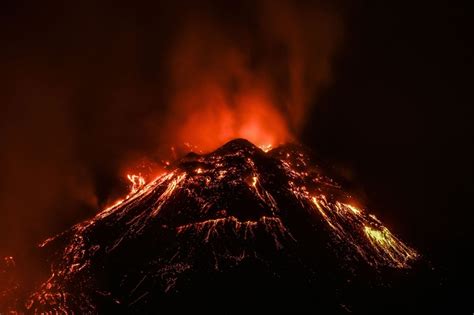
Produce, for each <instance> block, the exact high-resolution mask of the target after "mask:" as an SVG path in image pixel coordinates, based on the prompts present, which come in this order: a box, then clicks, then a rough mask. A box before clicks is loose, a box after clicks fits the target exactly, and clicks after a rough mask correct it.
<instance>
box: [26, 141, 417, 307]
mask: <svg viewBox="0 0 474 315" xmlns="http://www.w3.org/2000/svg"><path fill="white" fill-rule="evenodd" d="M173 165H174V167H172V168H171V169H170V170H169V171H168V172H166V173H164V174H162V175H160V176H158V177H157V178H155V179H154V180H152V181H150V182H148V183H146V182H145V180H144V178H143V177H141V176H138V175H128V176H127V177H128V179H129V180H130V182H131V189H130V193H129V194H128V195H127V196H126V197H125V198H124V199H123V200H119V201H118V202H116V203H115V204H114V205H112V206H110V207H108V208H106V209H104V210H102V211H101V212H99V213H98V214H97V215H96V216H95V217H94V218H91V219H90V220H86V221H84V222H81V223H79V224H77V225H75V226H74V227H72V228H71V229H70V230H68V231H66V232H64V233H62V234H61V235H59V236H57V237H56V238H51V239H48V240H47V241H45V242H44V243H43V244H41V246H42V247H43V246H46V245H48V244H50V243H59V244H62V245H61V246H59V248H60V250H59V251H58V252H57V254H56V258H55V260H54V263H53V264H52V266H51V270H52V272H51V275H50V278H49V279H48V280H47V281H45V282H44V283H43V284H42V286H41V287H40V288H39V289H38V290H37V291H36V292H35V293H33V294H32V295H31V298H30V300H29V302H28V307H27V308H28V311H31V312H36V313H41V312H47V311H52V310H53V311H57V312H64V311H71V310H76V312H79V313H80V312H85V313H89V312H95V310H96V307H97V305H98V304H97V303H99V302H98V301H99V300H100V299H103V298H104V296H105V297H107V299H109V300H110V303H112V304H114V305H115V304H116V305H133V306H134V307H135V306H136V305H140V304H141V303H152V302H150V301H151V300H147V298H146V296H148V295H149V294H151V293H150V292H151V291H153V292H155V293H154V294H158V293H159V292H165V293H166V294H168V293H169V292H175V291H178V290H181V289H183V287H180V286H182V285H183V283H186V281H187V280H182V279H188V277H190V273H192V272H193V270H195V268H196V266H200V267H199V268H204V269H205V270H206V271H205V272H210V273H211V272H223V271H225V270H227V268H235V267H236V266H239V264H241V263H243V262H244V261H247V262H248V261H251V262H252V263H251V264H255V263H258V262H261V261H264V265H265V266H272V265H273V264H276V261H278V260H279V259H282V257H287V256H288V257H289V256H291V255H293V254H292V253H295V252H298V251H304V252H307V253H308V254H305V255H309V256H316V257H319V256H321V255H324V257H326V258H327V259H328V261H333V262H335V263H331V264H328V266H327V267H326V268H336V267H334V264H336V265H337V268H340V269H341V276H340V278H341V279H342V281H343V282H344V283H346V280H347V278H348V277H355V276H354V275H353V274H354V273H353V271H352V270H353V269H354V268H361V269H363V268H370V270H373V272H374V274H375V273H377V272H379V270H382V269H383V268H382V267H385V268H387V267H388V268H393V269H406V268H410V267H411V265H412V263H413V262H414V261H415V260H417V259H418V257H419V255H418V253H417V252H416V251H415V250H413V249H412V248H410V247H409V246H407V245H405V244H404V243H403V242H401V241H400V240H399V239H398V238H397V237H395V236H394V235H393V234H392V233H391V232H390V231H389V230H388V229H387V228H386V227H384V226H383V225H382V223H381V222H380V221H379V220H378V219H377V218H376V217H375V216H373V215H370V214H368V213H367V212H366V211H365V210H364V209H362V208H360V207H355V206H354V204H355V203H354V202H353V200H352V198H351V197H350V196H349V195H348V194H347V193H346V192H345V191H344V190H343V189H342V187H341V186H340V185H339V184H338V183H337V182H335V181H334V180H332V179H331V178H330V177H329V176H327V175H325V173H324V172H323V171H322V170H321V169H320V168H318V167H317V166H314V165H313V164H311V162H310V159H309V157H308V155H307V154H305V153H304V151H303V150H302V149H301V148H300V147H292V146H291V145H289V146H282V147H279V148H275V149H272V150H270V151H268V152H265V151H263V150H261V149H259V148H257V147H255V146H254V145H252V144H251V143H249V142H247V141H245V140H242V139H239V140H234V141H231V142H229V143H227V144H226V145H224V146H223V147H221V148H219V149H218V150H216V151H214V152H212V153H209V154H206V155H197V154H190V155H187V156H185V157H183V158H182V159H181V160H179V161H177V162H176V163H175V164H173ZM53 240H54V242H53ZM131 252H133V253H134V254H133V257H130V259H128V258H127V257H129V256H130V255H131V254H130V253H131ZM111 257H112V258H111ZM117 257H120V258H119V259H121V260H126V263H125V262H124V263H123V264H124V267H123V268H122V267H121V265H117V264H116V263H115V262H114V261H115V259H118V258H117ZM140 257H141V258H140ZM127 259H128V260H127ZM290 260H291V261H299V260H300V258H296V259H294V258H291V259H290ZM209 262H212V263H211V264H209ZM208 265H209V266H208ZM306 265H308V266H311V262H308V263H305V266H306ZM357 266H358V267H357ZM285 268H286V267H283V269H282V270H284V269H285ZM304 268H306V267H304ZM346 269H348V270H350V272H349V273H347V272H346ZM103 270H106V271H107V272H108V270H112V271H113V272H114V273H116V274H114V277H115V278H116V279H118V280H120V281H121V282H120V286H119V287H116V286H111V285H109V284H108V283H106V284H104V283H100V282H98V281H96V280H95V279H96V278H100V277H101V273H102V272H104V271H103ZM131 270H132V271H133V272H138V274H134V273H133V272H132V271H131ZM200 270H201V269H200ZM112 271H111V272H112ZM115 278H113V279H115ZM145 278H146V279H154V280H153V281H154V282H153V287H152V288H151V289H148V290H142V291H141V292H138V291H140V290H138V289H133V290H132V291H130V290H129V288H136V287H141V286H144V284H143V283H144V280H143V279H145ZM118 280H117V281H118ZM150 281H151V280H150ZM183 281H184V282H183ZM137 283H138V284H137ZM137 290H138V291H137ZM150 290H151V291H150ZM97 292H101V293H100V294H99V293H97ZM156 292H158V293H156ZM97 294H99V295H100V299H98V298H97V297H96V295H97ZM99 304H100V303H99Z"/></svg>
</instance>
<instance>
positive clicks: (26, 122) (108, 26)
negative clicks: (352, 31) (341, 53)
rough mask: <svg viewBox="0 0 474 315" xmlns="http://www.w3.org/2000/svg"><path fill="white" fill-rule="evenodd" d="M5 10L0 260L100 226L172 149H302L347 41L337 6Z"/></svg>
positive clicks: (0, 31)
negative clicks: (84, 224) (144, 162)
mask: <svg viewBox="0 0 474 315" xmlns="http://www.w3.org/2000/svg"><path fill="white" fill-rule="evenodd" d="M2 6H3V7H2V10H1V12H2V15H1V16H0V23H1V24H0V25H1V28H0V37H1V38H2V47H3V48H2V51H1V52H0V67H1V69H2V72H1V73H2V74H1V76H0V83H1V88H0V107H1V112H2V114H1V116H0V123H1V126H0V141H1V145H2V150H1V153H0V172H1V173H0V174H1V176H0V188H1V191H0V213H1V220H0V221H1V222H0V254H2V255H3V254H8V253H12V252H13V253H15V252H17V251H19V250H20V249H22V248H25V247H26V245H28V244H31V243H34V242H38V241H40V240H41V239H42V238H44V237H47V236H49V235H51V234H53V233H56V232H59V231H61V230H63V229H64V228H66V227H67V226H70V225H71V224H73V223H74V222H77V221H78V220H79V219H83V218H85V217H88V216H90V215H92V214H93V213H95V212H96V211H97V208H98V207H100V206H101V205H103V204H104V203H107V202H109V201H111V200H113V199H114V198H116V197H117V196H118V195H119V194H121V193H123V192H124V190H125V189H126V183H125V182H124V181H123V180H122V177H123V175H124V174H123V172H124V170H125V169H127V168H128V167H130V165H133V164H134V163H136V161H138V160H140V159H142V158H144V157H146V158H148V159H150V160H154V159H156V160H159V159H160V158H162V157H163V156H166V155H169V153H170V146H176V145H178V146H179V145H182V144H183V142H189V143H191V144H193V145H197V146H198V147H199V148H201V149H203V150H209V149H213V148H215V147H216V146H218V145H220V144H222V142H223V141H226V140H229V139H230V138H233V137H236V136H244V137H247V138H250V139H251V140H254V141H257V142H258V141H261V142H262V144H264V143H265V142H274V143H278V142H282V141H287V140H289V139H297V138H298V134H299V132H300V130H301V127H302V126H303V125H304V124H305V123H306V122H307V121H306V117H307V113H308V108H309V106H311V105H312V104H315V103H316V102H317V97H318V95H319V93H320V92H321V91H322V90H323V89H324V87H325V86H327V85H328V84H329V83H330V78H331V60H332V58H333V56H334V54H335V53H336V52H337V48H338V46H339V44H340V42H341V37H342V35H341V34H342V21H343V18H342V16H341V12H340V10H341V7H340V6H338V7H336V6H335V5H334V4H330V3H329V1H319V2H309V1H297V2H290V1H256V2H255V1H239V2H238V3H233V2H219V1H199V2H195V3H194V2H189V1H183V2H181V3H176V2H173V3H171V2H170V3H156V2H151V3H141V4H140V5H135V6H134V7H133V8H132V7H129V4H128V5H125V4H123V5H121V4H119V3H114V4H113V5H107V4H105V3H102V4H98V3H93V2H90V3H89V2H87V1H84V2H82V1H81V2H80V3H75V4H74V5H72V4H68V5H65V4H63V3H61V2H57V3H55V2H49V3H41V4H39V3H38V4H31V6H25V5H24V4H21V3H17V2H11V3H10V2H7V3H5V4H2Z"/></svg>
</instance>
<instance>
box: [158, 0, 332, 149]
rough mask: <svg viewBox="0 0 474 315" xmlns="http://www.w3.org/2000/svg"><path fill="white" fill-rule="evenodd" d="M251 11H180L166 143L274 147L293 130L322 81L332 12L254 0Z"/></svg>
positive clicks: (325, 78)
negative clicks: (236, 142)
mask: <svg viewBox="0 0 474 315" xmlns="http://www.w3.org/2000/svg"><path fill="white" fill-rule="evenodd" d="M244 8H246V7H245V6H244ZM251 10H252V11H251V13H250V15H249V19H250V21H249V23H246V24H238V23H236V21H234V20H233V19H232V18H231V17H229V16H226V19H223V18H222V17H217V16H213V15H212V14H204V13H202V12H200V13H199V14H197V13H196V12H190V13H188V14H187V15H186V18H187V21H186V22H185V23H184V25H183V26H182V27H181V28H180V29H179V31H178V36H177V38H176V40H175V42H174V47H173V49H172V50H171V57H170V63H169V71H170V78H171V84H170V86H171V91H172V96H171V98H170V110H169V112H168V116H167V119H168V120H167V122H168V123H167V124H166V129H165V130H173V131H176V132H173V135H172V136H171V139H172V140H173V143H172V144H174V145H176V144H177V145H181V144H182V143H190V144H192V145H194V146H197V147H198V148H199V149H200V150H202V151H210V150H213V149H215V148H217V147H218V146H220V145H222V144H223V143H225V142H227V141H229V140H231V139H235V138H244V139H248V140H249V141H251V142H253V143H255V144H256V145H258V146H265V145H267V146H268V145H272V146H277V145H279V144H282V143H285V142H288V141H290V140H295V137H296V136H298V132H299V131H300V130H301V128H302V126H303V124H304V123H305V114H306V113H307V112H308V107H309V106H310V105H311V104H313V103H314V102H315V101H316V97H317V95H318V91H319V90H320V89H321V88H322V87H323V86H325V85H326V84H327V83H328V81H329V79H330V63H331V58H332V56H333V55H334V51H335V49H336V46H337V44H338V42H339V39H340V31H341V30H340V29H341V21H340V16H338V15H337V14H336V12H335V11H334V10H330V8H329V7H325V6H323V5H317V4H314V3H313V4H304V3H298V4H295V3H290V2H289V1H288V2H286V1H282V2H276V1H257V2H256V3H255V4H253V5H252V7H251ZM167 137H170V135H169V133H167ZM168 140H169V139H168Z"/></svg>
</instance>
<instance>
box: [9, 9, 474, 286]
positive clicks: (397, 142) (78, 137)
mask: <svg viewBox="0 0 474 315" xmlns="http://www.w3.org/2000/svg"><path fill="white" fill-rule="evenodd" d="M81 3H82V2H81ZM81 3H79V4H75V5H74V6H68V5H66V4H64V3H61V2H53V1H46V2H41V3H40V2H37V3H36V4H28V5H27V4H26V1H25V2H22V1H3V2H2V4H1V8H0V25H1V26H0V43H1V46H0V47H1V51H0V103H1V105H0V108H1V113H0V115H1V117H0V122H1V126H0V131H1V133H0V141H1V142H0V143H1V147H2V150H1V154H0V163H1V165H0V171H1V179H0V215H1V216H0V218H1V220H0V254H7V253H17V252H21V248H23V247H24V246H25V244H29V243H34V242H36V241H38V240H40V239H42V238H44V237H46V236H48V235H51V234H53V233H56V232H58V231H61V230H63V229H64V228H66V227H67V226H70V225H71V224H73V223H74V222H77V221H78V220H80V219H83V218H86V217H88V216H90V215H91V214H93V213H94V211H95V210H94V209H96V207H97V206H98V205H99V204H101V203H104V202H106V201H107V199H108V198H110V197H111V196H112V195H114V194H118V193H119V192H123V189H124V185H125V184H124V183H123V182H122V181H121V179H119V175H120V172H121V171H122V168H123V167H124V165H125V164H127V163H129V162H130V161H134V160H136V159H138V158H141V157H143V156H146V155H150V158H155V157H156V156H159V152H160V148H159V147H160V146H162V145H163V143H166V141H165V140H164V139H166V137H167V136H168V135H167V134H166V132H163V130H161V129H159V128H157V127H156V126H157V125H158V126H159V125H161V124H162V123H163V121H164V118H163V117H164V113H165V112H166V110H168V109H167V105H166V104H167V102H169V95H170V93H173V92H172V91H173V86H172V84H169V77H168V75H167V72H166V67H165V66H164V64H166V62H167V60H168V59H167V58H169V52H170V50H169V49H168V46H169V45H171V44H169V43H173V41H174V40H175V38H176V34H177V29H179V28H180V26H181V25H183V24H186V23H187V21H188V20H189V19H191V20H192V21H194V22H193V23H198V22H196V21H199V19H197V20H196V16H195V15H192V18H191V17H189V16H190V15H189V14H188V13H189V12H204V13H203V14H204V15H206V16H207V15H208V14H209V15H210V16H212V17H213V21H214V18H215V17H216V16H217V17H218V18H217V19H218V21H221V20H223V21H226V23H227V24H226V26H225V27H226V28H228V29H231V30H233V29H234V28H236V29H238V30H239V32H237V34H247V32H251V31H252V27H253V26H254V24H252V23H257V22H261V19H260V18H259V17H255V16H254V15H253V14H254V13H249V12H253V11H252V3H253V2H250V1H248V2H246V1H244V2H242V3H243V4H242V5H238V6H237V7H235V5H230V4H229V7H230V8H231V9H230V10H229V7H227V6H226V4H222V3H221V4H219V5H218V4H217V2H215V1H206V2H205V4H204V2H200V3H199V5H198V4H193V5H190V4H189V3H188V2H187V1H184V2H183V3H182V4H166V3H164V4H160V3H156V2H152V3H151V2H150V3H147V4H143V5H140V6H138V5H137V6H134V7H133V8H132V7H130V6H125V5H123V6H122V5H119V4H118V3H114V5H113V6H112V5H110V6H108V5H105V4H101V5H100V6H98V5H95V4H93V3H92V2H91V3H88V2H87V1H85V2H83V4H81ZM321 3H323V4H322V5H320V4H318V7H319V6H322V7H324V6H325V5H327V3H325V2H321ZM328 3H329V2H328ZM310 6H312V4H311V5H310ZM189 7H191V8H189ZM331 7H333V8H332V9H331V10H333V11H335V12H336V13H335V14H336V15H337V17H338V19H340V23H339V22H337V23H336V22H334V21H332V20H331V19H328V20H326V22H324V23H322V22H319V20H317V21H316V22H315V24H312V23H313V22H314V21H313V20H312V18H313V17H310V19H309V21H310V23H309V24H307V25H306V24H304V26H305V27H307V29H306V33H305V35H304V36H303V38H306V37H307V36H308V35H307V33H310V34H318V36H319V37H318V38H319V42H318V43H323V44H321V45H322V46H321V47H326V48H325V49H322V50H321V51H323V52H324V53H321V54H319V55H314V57H313V55H309V57H310V58H309V60H311V58H312V59H313V61H314V62H313V63H312V64H313V65H317V66H318V67H320V66H321V65H322V66H325V65H326V61H327V60H329V59H328V58H329V57H330V60H331V69H332V70H331V71H330V72H331V75H330V79H327V80H326V75H324V76H323V77H321V78H320V77H315V79H314V80H315V81H317V83H318V86H317V88H318V93H317V94H318V95H317V97H315V98H314V99H313V100H312V101H310V103H311V105H312V106H310V107H309V108H310V111H309V113H308V115H307V117H308V118H307V121H306V123H305V124H304V126H305V127H304V128H303V129H302V132H301V135H300V137H299V138H300V140H301V141H302V142H303V143H305V144H306V145H308V146H309V147H311V148H312V149H313V150H314V151H315V152H316V153H317V154H318V155H319V156H320V157H321V159H323V160H325V161H326V162H327V163H328V164H329V165H333V166H334V167H335V168H336V169H337V170H338V171H339V172H340V173H341V174H343V175H344V176H346V177H347V178H348V179H349V180H350V181H351V182H352V183H354V187H355V189H356V190H357V191H359V193H360V194H361V198H362V199H363V200H364V202H365V203H366V204H368V205H369V207H370V208H371V209H372V211H373V212H375V213H376V214H377V216H379V217H380V218H381V219H382V221H383V222H385V223H386V224H387V225H388V226H389V227H390V228H391V229H392V230H394V231H395V233H396V234H398V235H401V237H402V239H404V240H406V241H407V242H408V243H409V244H412V245H413V246H414V247H415V248H418V249H420V251H421V252H422V253H425V255H426V256H427V257H429V258H430V259H432V260H434V261H435V262H436V263H437V264H438V265H439V266H440V268H441V269H446V270H448V271H447V272H446V273H447V277H448V278H449V280H448V282H449V281H451V283H456V284H458V285H464V284H466V285H467V283H468V281H469V280H468V279H470V277H472V271H468V270H469V268H468V266H470V265H474V263H473V261H472V259H471V258H469V256H470V253H471V252H472V250H473V249H474V248H473V245H472V242H471V240H472V237H471V235H470V234H471V232H472V222H473V219H474V215H473V207H472V203H471V200H470V199H471V196H473V193H474V191H473V190H474V187H473V186H474V185H473V176H472V175H473V169H472V167H473V163H472V162H473V154H472V143H473V127H472V121H473V119H472V118H473V102H472V91H471V89H472V73H473V72H472V70H473V67H472V66H473V49H472V34H471V32H470V25H468V23H469V22H470V19H471V17H470V16H468V12H469V10H468V8H467V7H466V6H464V5H462V4H461V3H458V2H451V3H450V4H449V5H446V6H441V5H437V4H436V3H434V2H433V3H429V4H421V3H417V4H414V3H410V4H404V3H402V2H398V1H397V2H390V3H388V2H386V1H383V2H382V1H361V2H357V3H352V4H347V3H344V2H342V1H338V2H337V4H336V5H334V4H332V5H331ZM237 9H238V10H237ZM209 12H210V13H209ZM231 13H232V14H231ZM198 15H199V14H198ZM331 16H332V15H331ZM203 19H204V20H207V19H208V17H205V18H203ZM269 23H270V22H269ZM321 23H322V24H321ZM234 24H235V25H239V26H238V27H236V26H235V25H234ZM194 25H196V26H195V27H198V25H199V23H198V24H194ZM242 25H244V26H245V27H242ZM272 25H273V24H271V23H270V26H272ZM341 25H343V26H342V28H343V31H342V33H343V34H344V35H343V36H342V37H341V38H342V39H341V40H337V45H336V44H334V43H333V42H332V39H333V38H335V37H338V38H339V36H340V30H339V27H340V26H341ZM191 26H193V24H192V23H191ZM311 27H314V28H311ZM324 28H328V29H329V30H328V31H321V30H322V29H324ZM269 29H270V31H271V29H272V27H269ZM313 29H314V32H313V31H311V32H308V30H313ZM241 30H242V33H240V31H241ZM249 30H250V31H249ZM268 32H269V31H268V30H264V31H261V33H258V32H257V33H258V35H257V36H256V37H255V38H256V39H257V40H260V39H261V38H263V37H264V36H265V35H266V34H268ZM234 33H235V32H232V34H234ZM198 34H199V33H198ZM272 34H273V33H272ZM273 35H275V34H273ZM326 35H327V36H326ZM275 36H276V35H275ZM305 36H306V37H305ZM276 37H278V36H276ZM243 38H247V37H246V36H243ZM238 39H239V37H238V36H237V37H236V38H233V40H234V42H236V41H237V42H239V41H238ZM252 39H253V37H252ZM284 39H285V40H288V38H284ZM206 40H208V39H206ZM285 40H283V44H285V43H288V42H290V46H291V41H289V40H288V41H285ZM243 42H244V43H247V42H246V41H245V40H244V41H243ZM239 43H241V42H239ZM247 44H248V45H250V46H251V47H255V46H254V45H255V44H254V43H253V42H252V41H250V44H249V43H247ZM272 44H273V42H271V41H269V43H265V45H262V46H263V48H262V50H263V51H265V53H257V54H256V56H254V57H255V60H256V61H255V63H256V64H257V66H255V67H256V68H257V69H260V68H259V67H261V68H262V69H266V68H267V67H272V66H273V65H274V63H273V62H265V60H267V59H268V58H269V57H268V56H270V55H271V54H269V51H272V50H269V48H268V47H270V48H271V47H273V46H272ZM333 45H334V47H336V46H337V49H336V48H334V47H333ZM304 48H305V49H306V48H308V47H307V46H304ZM310 48H311V47H310ZM333 48H334V49H333ZM303 50H304V49H303ZM259 51H260V50H259ZM282 51H285V50H282ZM304 51H305V52H307V51H309V52H312V50H311V49H308V50H304ZM288 54H290V55H291V49H290V50H289V53H288ZM217 56H218V57H219V55H217ZM305 57H308V56H306V55H305ZM261 59H262V60H264V61H262V60H261ZM289 59H290V58H289ZM305 60H306V59H305ZM277 64H278V60H277ZM310 64H311V63H310ZM259 65H260V66H259ZM218 66H220V64H218ZM307 67H308V68H311V66H310V65H308V66H307ZM272 69H273V68H272ZM277 70H278V67H277ZM325 71H327V69H326V70H325ZM276 73H279V72H278V71H277V72H276ZM320 81H321V82H323V81H324V82H325V84H319V83H320ZM273 83H274V84H281V82H277V83H275V82H273ZM326 83H327V84H326ZM320 85H321V86H320ZM170 91H171V92H170ZM157 104H158V105H157ZM167 144H168V143H167ZM466 272H467V273H468V274H465V273H466Z"/></svg>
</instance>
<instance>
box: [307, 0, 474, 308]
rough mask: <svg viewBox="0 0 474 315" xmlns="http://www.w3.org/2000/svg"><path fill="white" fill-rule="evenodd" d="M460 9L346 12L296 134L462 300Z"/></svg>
mask: <svg viewBox="0 0 474 315" xmlns="http://www.w3.org/2000/svg"><path fill="white" fill-rule="evenodd" d="M468 12H471V11H470V10H469V9H468V8H467V7H466V6H464V5H462V4H461V3H459V2H452V3H451V2H450V4H449V5H444V6H442V5H438V4H436V2H430V3H429V4H420V3H415V2H410V4H407V3H406V2H399V1H396V2H390V3H388V2H386V1H378V2H377V1H374V2H365V3H363V4H361V5H358V6H357V8H354V10H353V11H352V13H353V14H352V16H351V19H350V22H349V23H350V27H349V28H348V30H347V32H348V33H347V34H346V37H345V38H346V42H345V49H344V51H343V54H342V55H341V56H340V57H339V59H338V62H337V65H336V70H335V72H336V75H335V78H336V79H335V81H334V82H333V84H332V86H331V87H330V88H329V89H328V90H327V91H326V94H325V96H324V98H323V99H322V100H320V101H319V103H318V106H315V107H314V112H313V115H312V116H313V117H314V118H313V123H311V124H309V125H307V128H306V130H305V136H304V141H305V142H306V143H307V144H310V145H311V146H312V147H313V148H314V149H315V150H316V151H318V152H319V153H320V154H321V155H322V156H324V158H325V159H326V160H327V161H331V162H332V163H333V164H334V165H339V166H338V167H339V168H341V169H343V170H345V172H346V173H347V174H348V176H349V177H351V178H352V181H353V182H355V183H357V184H359V185H360V186H359V187H358V188H359V189H360V190H361V191H362V195H363V196H365V197H366V198H367V199H366V202H367V203H368V204H369V205H372V207H371V208H372V209H374V211H375V212H376V213H377V214H378V215H380V217H382V218H383V221H384V222H385V223H387V224H388V226H390V227H391V228H393V229H395V230H396V231H399V232H400V233H401V235H402V236H403V237H404V239H406V240H409V241H410V242H411V243H412V244H413V245H415V247H417V248H419V249H420V250H421V251H422V253H424V254H425V257H428V259H431V260H432V261H434V262H435V266H436V267H437V268H438V269H441V270H442V271H443V277H446V278H445V279H446V280H445V281H444V280H443V281H440V282H443V283H444V284H443V285H444V286H445V287H448V288H450V289H451V290H452V291H455V294H458V293H459V294H460V295H464V296H467V295H469V293H468V292H472V290H470V289H466V288H469V287H471V286H472V285H471V284H472V280H473V273H472V270H471V268H472V266H473V265H474V261H473V259H472V252H473V249H474V245H473V240H474V238H473V237H472V231H473V223H472V222H473V219H474V214H473V211H474V207H473V203H472V197H473V196H474V194H473V193H474V185H473V161H474V156H473V150H472V145H473V143H474V142H473V134H474V133H473V105H474V103H473V97H472V93H473V90H472V83H473V80H472V73H473V70H474V69H473V56H474V54H473V44H472V31H471V29H472V28H471V25H469V24H470V21H472V17H471V16H470V15H468ZM440 298H441V299H443V298H444V299H445V298H446V297H440ZM471 307H472V305H471Z"/></svg>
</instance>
